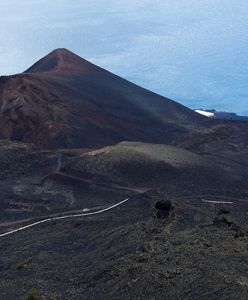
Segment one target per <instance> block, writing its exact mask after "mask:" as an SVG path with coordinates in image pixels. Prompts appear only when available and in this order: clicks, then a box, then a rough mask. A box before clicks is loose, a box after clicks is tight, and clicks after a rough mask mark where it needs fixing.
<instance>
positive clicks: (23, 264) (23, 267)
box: [16, 262, 28, 270]
mask: <svg viewBox="0 0 248 300" xmlns="http://www.w3.org/2000/svg"><path fill="white" fill-rule="evenodd" d="M27 267H28V264H27V263H26V262H21V263H20V264H19V265H18V266H17V267H16V268H17V270H24V269H27Z"/></svg>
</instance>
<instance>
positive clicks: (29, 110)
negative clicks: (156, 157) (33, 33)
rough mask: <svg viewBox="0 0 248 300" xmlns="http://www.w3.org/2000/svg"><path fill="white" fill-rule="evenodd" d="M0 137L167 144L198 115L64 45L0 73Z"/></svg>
mask: <svg viewBox="0 0 248 300" xmlns="http://www.w3.org/2000/svg"><path fill="white" fill-rule="evenodd" d="M0 107H1V110H0V138H5V139H6V138H7V139H11V140H18V141H22V142H32V143H34V144H36V145H37V146H39V147H43V148H58V147H60V148H61V147H64V148H65V147H67V148H72V147H73V148H75V147H101V146H106V145H109V144H115V143H116V142H119V141H123V140H139V141H144V142H153V143H170V142H172V141H174V140H178V139H179V138H180V137H181V136H183V135H186V134H187V133H188V132H192V131H194V130H196V127H197V124H198V125H199V122H201V121H202V120H205V118H204V117H202V116H200V115H199V114H197V113H195V112H194V111H191V110H190V109H188V108H186V107H184V106H182V105H180V104H178V103H176V102H174V101H172V100H169V99H166V98H164V97H162V96H159V95H157V94H154V93H152V92H150V91H148V90H145V89H143V88H141V87H139V86H137V85H135V84H132V83H131V82H128V81H127V80H124V79H122V78H120V77H118V76H116V75H114V74H112V73H110V72H108V71H106V70H104V69H101V68H99V67H97V66H95V65H93V64H91V63H89V62H87V61H86V60H84V59H82V58H80V57H79V56H77V55H75V54H73V53H72V52H70V51H68V50H66V49H57V50H55V51H53V52H51V53H50V54H48V55H47V56H46V57H44V58H42V59H41V60H40V61H38V62H37V63H35V64H34V65H33V66H32V67H30V68H29V69H28V70H27V71H26V72H24V73H22V74H17V75H13V76H3V77H1V78H0Z"/></svg>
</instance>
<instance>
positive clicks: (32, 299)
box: [24, 288, 40, 300]
mask: <svg viewBox="0 0 248 300" xmlns="http://www.w3.org/2000/svg"><path fill="white" fill-rule="evenodd" d="M39 294H40V293H39V291H38V290H37V289H36V288H32V289H31V290H29V292H28V293H27V295H26V296H25V298H24V299H25V300H36V299H38V297H39Z"/></svg>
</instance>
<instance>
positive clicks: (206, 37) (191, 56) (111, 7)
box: [0, 0, 248, 115]
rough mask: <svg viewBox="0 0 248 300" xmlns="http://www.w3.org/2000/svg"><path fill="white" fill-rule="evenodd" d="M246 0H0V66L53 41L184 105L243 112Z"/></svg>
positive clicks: (35, 54) (15, 66)
mask: <svg viewBox="0 0 248 300" xmlns="http://www.w3.org/2000/svg"><path fill="white" fill-rule="evenodd" d="M247 12H248V1H245V0H235V1H231V0H163V1H162V0H160V1H158V0H157V1H156V0H143V1H140V0H139V1H136V0H125V1H122V0H108V1H107V0H81V1H80V0H72V1H68V0H53V1H48V0H22V1H19V0H9V1H1V2H0V15H1V18H0V38H1V44H0V73H1V75H5V74H12V73H18V72H21V71H23V70H25V69H27V68H28V67H29V66H30V65H31V64H32V63H34V62H35V61H36V60H38V59H39V58H40V57H42V56H44V55H46V54H47V53H48V52H50V51H52V50H53V49H55V48H58V47H65V48H68V49H70V50H72V51H74V52H76V53H77V54H79V55H81V56H82V57H84V58H85V59H88V60H90V61H92V62H94V63H96V64H98V65H100V66H102V67H104V68H106V69H108V70H110V71H112V72H114V73H116V74H118V75H120V76H123V77H125V78H127V79H129V80H131V81H133V82H135V83H137V84H139V85H142V86H143V87H146V88H148V89H151V90H153V91H155V92H157V93H160V94H162V95H164V96H167V97H169V98H172V99H174V100H177V101H179V102H181V103H183V104H184V105H187V106H189V107H191V108H206V109H209V108H214V109H217V110H226V111H233V112H236V113H239V114H243V115H248V72H247V70H248V54H247V49H248V13H247Z"/></svg>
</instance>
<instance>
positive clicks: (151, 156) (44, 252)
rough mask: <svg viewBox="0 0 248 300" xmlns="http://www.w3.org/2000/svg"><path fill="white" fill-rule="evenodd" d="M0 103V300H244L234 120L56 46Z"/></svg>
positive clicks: (244, 188)
mask: <svg viewBox="0 0 248 300" xmlns="http://www.w3.org/2000/svg"><path fill="white" fill-rule="evenodd" d="M0 105H1V110H0V137H1V138H2V139H1V140H0V192H1V193H0V299H1V300H2V299H3V300H12V299H13V300H19V299H20V300H23V299H25V297H26V295H27V294H28V292H30V293H31V291H35V293H36V294H37V295H36V296H34V297H33V298H29V299H40V300H41V299H43V300H45V299H49V300H50V299H51V300H52V299H75V300H76V299H96V300H99V299H103V300H104V299H120V300H121V299H123V300H124V299H132V300H133V299H149V300H151V299H156V300H157V299H161V300H162V299H163V300H165V299H168V300H169V299H178V300H181V299H197V300H198V299H202V300H205V299H206V300H207V299H208V300H209V299H211V300H214V299H216V300H217V299H218V300H220V299H228V300H229V299H242V300H243V299H248V276H247V274H248V248H247V245H248V244H247V242H248V180H247V178H248V176H247V175H248V163H247V157H248V123H246V122H239V121H227V120H209V119H207V118H205V117H201V116H198V115H197V114H196V113H195V112H193V111H191V110H189V109H188V108H186V107H184V106H182V105H180V104H178V103H176V102H173V101H171V100H169V99H166V98H163V97H161V96H159V95H156V94H154V93H151V92H149V91H146V90H144V89H142V88H140V87H138V86H136V85H134V84H132V83H130V82H128V81H126V80H124V79H121V78H119V77H118V76H115V75H113V74H111V73H109V72H107V71H105V70H103V69H101V68H99V67H97V66H94V65H92V64H90V63H89V62H87V61H85V60H83V59H81V58H80V57H78V56H76V55H74V54H72V53H71V52H69V51H68V50H65V49H59V50H56V51H54V52H52V53H51V54H49V55H48V56H46V57H45V58H43V59H42V60H41V61H39V62H37V63H36V64H35V65H33V66H32V67H31V68H30V69H28V70H27V71H26V72H24V73H22V74H17V75H13V76H9V77H1V78H0ZM122 200H127V201H125V202H123V203H122V204H121V205H119V206H116V207H113V208H111V209H108V208H110V207H112V206H113V205H114V204H117V203H119V202H121V201H122ZM107 209H108V210H107ZM100 211H102V212H101V213H99V212H100ZM78 214H80V217H79V216H77V217H75V215H78ZM69 215H70V216H72V217H70V218H68V219H60V220H56V218H58V217H66V216H67V217H68V216H69ZM45 219H50V220H49V221H48V222H46V223H39V222H40V221H42V220H45ZM37 222H38V224H37V225H35V226H33V227H29V228H26V229H24V230H22V231H19V232H13V233H11V234H9V235H3V234H5V233H7V232H11V231H12V230H15V229H18V228H19V229H20V228H22V227H24V226H27V225H30V224H33V223H37ZM32 289H33V290H32Z"/></svg>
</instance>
